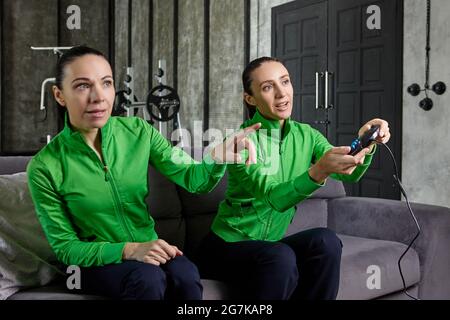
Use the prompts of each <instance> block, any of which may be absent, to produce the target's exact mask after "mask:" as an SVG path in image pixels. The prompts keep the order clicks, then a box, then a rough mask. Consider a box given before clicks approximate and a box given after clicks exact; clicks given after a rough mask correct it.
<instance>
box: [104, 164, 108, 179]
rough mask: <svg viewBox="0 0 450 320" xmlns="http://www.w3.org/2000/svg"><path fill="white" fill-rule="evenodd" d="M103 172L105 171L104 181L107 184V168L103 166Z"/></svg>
mask: <svg viewBox="0 0 450 320" xmlns="http://www.w3.org/2000/svg"><path fill="white" fill-rule="evenodd" d="M103 170H105V181H106V182H108V166H104V167H103Z"/></svg>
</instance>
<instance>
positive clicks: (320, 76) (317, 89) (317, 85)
mask: <svg viewBox="0 0 450 320" xmlns="http://www.w3.org/2000/svg"><path fill="white" fill-rule="evenodd" d="M322 77H323V72H316V110H317V109H319V108H322V106H321V105H319V78H322Z"/></svg>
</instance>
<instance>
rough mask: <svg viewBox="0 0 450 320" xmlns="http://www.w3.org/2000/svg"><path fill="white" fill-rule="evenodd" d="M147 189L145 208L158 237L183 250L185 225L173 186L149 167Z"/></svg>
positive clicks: (175, 189) (178, 199) (176, 191)
mask: <svg viewBox="0 0 450 320" xmlns="http://www.w3.org/2000/svg"><path fill="white" fill-rule="evenodd" d="M148 188H149V194H148V195H147V198H146V202H147V207H148V211H149V214H150V215H151V216H152V217H153V218H154V219H155V223H156V225H155V229H156V232H157V233H158V236H159V237H160V238H161V239H164V240H165V241H167V242H169V243H170V244H173V245H176V246H177V247H179V248H180V249H181V248H183V247H184V241H185V236H186V225H185V220H184V219H183V217H182V215H181V202H180V198H179V196H178V190H177V188H176V186H175V184H173V183H172V182H171V181H169V180H168V179H167V178H166V177H164V176H163V175H162V174H161V173H159V172H158V171H156V170H155V168H153V167H152V166H149V170H148Z"/></svg>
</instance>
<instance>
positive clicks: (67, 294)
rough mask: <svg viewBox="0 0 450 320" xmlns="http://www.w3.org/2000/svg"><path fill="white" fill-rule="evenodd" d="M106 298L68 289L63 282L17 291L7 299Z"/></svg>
mask: <svg viewBox="0 0 450 320" xmlns="http://www.w3.org/2000/svg"><path fill="white" fill-rule="evenodd" d="M106 299H108V298H106V297H102V296H96V295H91V294H80V293H79V292H77V291H76V290H74V291H70V290H69V289H67V288H66V286H65V284H64V282H61V283H57V284H52V285H49V286H45V287H36V288H31V289H28V290H22V291H20V292H17V293H16V294H14V295H12V296H11V297H9V298H8V300H106Z"/></svg>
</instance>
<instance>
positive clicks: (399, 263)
mask: <svg viewBox="0 0 450 320" xmlns="http://www.w3.org/2000/svg"><path fill="white" fill-rule="evenodd" d="M379 144H382V145H383V146H385V147H386V149H387V150H388V152H389V154H390V155H391V158H392V161H393V162H394V170H395V174H394V179H395V181H396V182H397V184H398V186H399V187H400V192H401V193H402V194H403V196H404V197H405V200H406V204H407V206H408V209H409V212H410V213H411V216H412V218H413V219H414V223H415V224H416V227H417V234H416V235H415V237H414V238H413V239H412V241H411V242H410V243H409V245H408V247H407V248H406V250H405V251H404V252H403V253H402V255H401V256H400V258H399V259H398V263H397V264H398V269H399V271H400V276H401V277H402V282H403V292H404V293H405V294H406V295H407V296H408V297H410V298H411V299H413V300H420V299H419V298H418V297H414V296H413V295H411V294H410V293H408V291H407V290H406V283H405V278H404V277H403V272H402V266H401V261H402V259H403V257H404V256H405V255H406V253H407V252H408V251H409V249H410V248H411V246H412V245H413V243H414V241H416V239H417V238H418V237H419V235H420V226H419V223H418V222H417V219H416V216H415V215H414V212H413V210H412V208H411V205H410V204H409V200H408V196H407V195H406V192H405V189H404V188H403V185H402V182H401V181H400V178H399V177H398V176H399V175H398V169H397V162H396V161H395V157H394V154H393V153H392V151H391V149H390V148H389V147H388V146H387V145H386V144H384V143H379Z"/></svg>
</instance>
